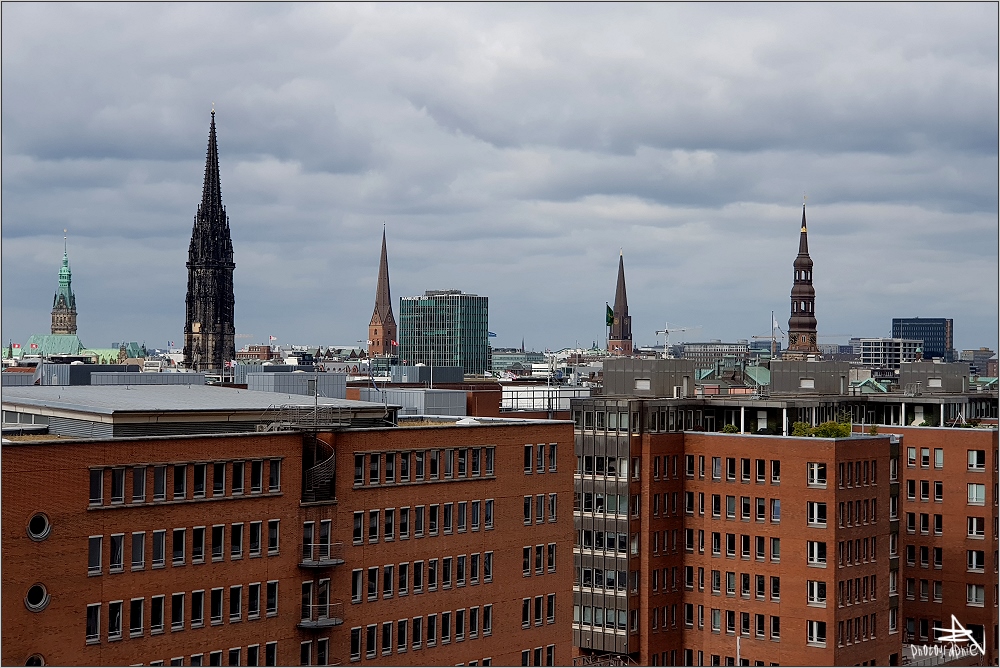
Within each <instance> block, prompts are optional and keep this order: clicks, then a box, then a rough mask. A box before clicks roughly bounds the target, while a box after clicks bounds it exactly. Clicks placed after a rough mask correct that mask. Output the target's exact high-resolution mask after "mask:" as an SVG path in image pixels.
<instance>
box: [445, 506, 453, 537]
mask: <svg viewBox="0 0 1000 668" xmlns="http://www.w3.org/2000/svg"><path fill="white" fill-rule="evenodd" d="M454 523H455V504H454V503H446V504H444V532H445V533H446V534H449V533H451V532H452V529H453V527H454Z"/></svg>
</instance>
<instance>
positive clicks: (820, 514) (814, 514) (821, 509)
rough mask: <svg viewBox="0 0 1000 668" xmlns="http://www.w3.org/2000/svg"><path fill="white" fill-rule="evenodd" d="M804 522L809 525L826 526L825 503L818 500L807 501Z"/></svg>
mask: <svg viewBox="0 0 1000 668" xmlns="http://www.w3.org/2000/svg"><path fill="white" fill-rule="evenodd" d="M806 523H807V524H808V525H809V526H814V527H826V504H825V503H820V502H818V501H807V502H806Z"/></svg>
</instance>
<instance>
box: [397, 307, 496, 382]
mask: <svg viewBox="0 0 1000 668" xmlns="http://www.w3.org/2000/svg"><path fill="white" fill-rule="evenodd" d="M399 357H400V359H401V360H402V361H403V364H409V365H413V364H426V365H428V366H460V367H462V371H463V372H464V373H466V374H480V375H482V374H485V373H487V372H489V370H490V369H489V300H488V298H487V297H480V296H478V295H469V294H465V293H463V292H462V291H461V290H428V291H427V292H425V293H424V294H423V295H422V296H420V297H403V298H402V299H400V300H399Z"/></svg>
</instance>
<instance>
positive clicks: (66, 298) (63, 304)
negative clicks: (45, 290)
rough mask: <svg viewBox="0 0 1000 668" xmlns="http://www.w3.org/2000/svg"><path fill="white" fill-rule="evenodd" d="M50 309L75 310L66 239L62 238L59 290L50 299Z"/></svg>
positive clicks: (71, 273) (74, 296)
mask: <svg viewBox="0 0 1000 668" xmlns="http://www.w3.org/2000/svg"><path fill="white" fill-rule="evenodd" d="M52 308H68V309H75V308H76V295H74V294H73V272H72V271H70V268H69V254H68V253H67V249H66V238H65V237H63V259H62V267H60V268H59V289H57V290H56V294H55V296H54V297H53V298H52Z"/></svg>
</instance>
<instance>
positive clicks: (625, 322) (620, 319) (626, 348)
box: [608, 252, 632, 355]
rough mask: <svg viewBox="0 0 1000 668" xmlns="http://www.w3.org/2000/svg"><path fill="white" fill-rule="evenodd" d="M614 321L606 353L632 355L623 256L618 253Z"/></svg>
mask: <svg viewBox="0 0 1000 668" xmlns="http://www.w3.org/2000/svg"><path fill="white" fill-rule="evenodd" d="M613 310H614V320H613V321H612V324H611V334H610V335H609V336H608V352H609V353H611V354H612V355H631V354H632V316H630V315H629V314H628V295H627V294H626V291H625V256H624V254H623V253H621V252H619V253H618V285H617V287H616V288H615V307H614V309H613Z"/></svg>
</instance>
